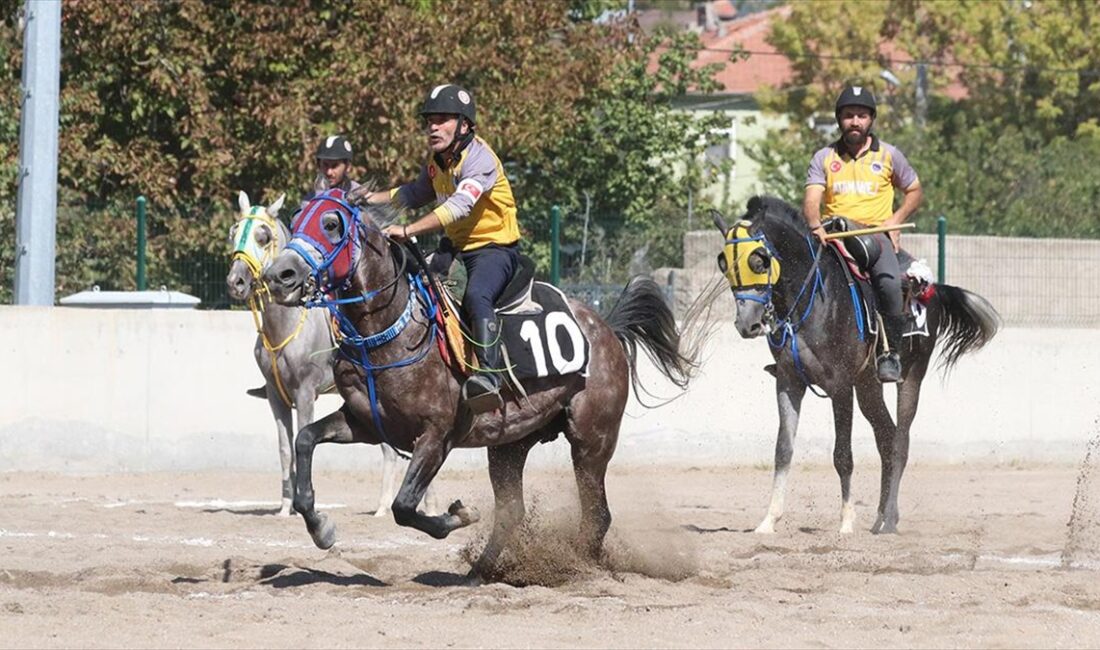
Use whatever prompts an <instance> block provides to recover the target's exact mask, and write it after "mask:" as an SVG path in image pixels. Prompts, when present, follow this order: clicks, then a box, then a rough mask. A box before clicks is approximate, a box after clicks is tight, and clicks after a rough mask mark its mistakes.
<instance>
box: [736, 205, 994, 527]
mask: <svg viewBox="0 0 1100 650" xmlns="http://www.w3.org/2000/svg"><path fill="white" fill-rule="evenodd" d="M715 225H716V226H717V227H718V228H719V230H721V231H722V234H723V236H725V238H726V247H725V249H724V251H723V253H722V255H720V256H719V267H720V268H722V270H723V273H725V274H726V277H727V279H728V280H729V282H730V285H731V288H732V289H733V293H734V296H735V298H736V303H737V320H736V325H737V331H738V332H739V333H740V334H741V336H743V337H745V338H754V337H757V336H760V335H765V334H766V335H767V338H768V342H769V345H770V347H771V350H772V356H773V357H774V358H775V361H776V364H775V367H774V374H775V378H776V380H775V394H776V399H777V401H778V405H779V435H778V438H777V440H776V444H775V478H774V482H773V485H772V497H771V505H770V507H769V508H768V514H767V515H766V516H765V517H764V520H763V521H762V522H761V523H760V525H759V526H758V527H757V528H756V532H758V533H772V532H775V523H776V521H778V520H779V518H780V517H782V516H783V498H784V494H785V491H786V483H787V473H788V470H789V469H790V463H791V456H792V455H793V453H794V439H795V433H796V431H797V429H798V417H799V412H800V410H801V406H802V398H803V396H804V395H805V394H806V390H807V388H808V387H809V386H810V384H813V385H815V386H818V387H820V389H821V390H822V391H824V394H825V395H827V396H828V397H829V398H831V400H832V404H833V422H834V425H835V429H836V445H835V447H834V449H833V464H834V466H835V467H836V471H837V474H839V475H840V492H841V501H842V503H841V517H840V532H842V533H848V532H852V527H853V524H854V521H855V510H854V508H853V506H852V495H851V478H852V467H853V463H852V415H853V411H852V393H853V389H854V392H855V395H856V398H857V399H858V401H859V408H860V411H861V412H862V413H863V416H864V417H865V418H866V419H867V421H868V422H870V424H871V427H872V428H873V429H874V432H875V442H876V444H877V446H878V452H879V456H880V457H881V458H882V482H881V487H880V494H879V505H878V515H877V517H876V518H875V523H874V525H873V526H872V527H871V532H874V533H894V532H897V525H898V519H899V515H898V491H899V488H900V485H901V476H902V472H903V471H904V470H905V465H906V462H907V461H908V458H909V429H910V426H911V425H912V424H913V418H914V417H915V416H916V413H917V403H918V400H919V398H920V387H921V381H922V380H923V379H924V376H925V373H926V372H927V370H928V365H929V362H930V360H931V358H932V352H933V349H934V348H935V346H936V344H937V342H939V343H941V347H940V359H941V361H940V364H941V366H942V367H943V368H944V369H945V370H947V369H950V368H951V367H952V366H954V365H955V363H956V362H957V361H958V360H959V357H960V356H962V355H963V354H966V353H967V352H973V351H976V350H978V349H980V348H981V347H982V346H984V345H985V344H986V343H988V342H989V341H990V340H991V339H992V338H993V336H994V335H995V334H996V332H997V329H998V327H999V323H1000V318H999V316H998V315H997V312H996V310H994V309H993V307H992V306H991V305H990V304H989V303H988V302H987V301H986V300H985V299H984V298H982V297H981V296H978V295H976V294H974V293H971V292H969V291H965V290H963V289H959V288H958V287H953V286H950V285H946V284H937V285H935V293H934V295H933V296H932V298H931V299H930V301H929V302H928V306H927V312H926V315H927V329H928V336H919V335H917V336H909V337H906V339H905V343H903V344H902V350H901V358H902V364H903V367H904V373H903V376H902V382H901V383H899V384H898V398H897V399H898V401H897V414H898V421H897V424H896V425H895V423H894V421H893V419H892V418H891V416H890V412H889V411H888V410H887V408H886V402H885V400H884V399H883V391H882V384H881V383H880V382H879V381H878V379H877V377H876V374H875V364H874V362H873V358H874V353H875V346H876V340H875V337H874V336H871V335H869V334H866V333H865V332H864V333H863V335H862V336H861V329H860V326H859V324H858V322H857V320H861V319H859V318H858V317H857V308H856V306H855V305H856V303H855V302H854V301H853V299H852V294H851V290H850V288H849V282H848V276H847V275H846V274H845V272H844V268H843V267H842V266H841V262H840V260H839V258H838V257H837V256H836V255H835V254H833V253H832V252H831V251H825V250H823V249H821V248H820V246H819V245H818V243H817V240H816V239H814V238H813V237H812V236H811V234H810V232H809V230H808V229H807V227H806V223H805V220H804V219H803V218H802V215H801V213H800V212H799V211H798V210H796V209H795V208H793V207H791V206H789V205H787V204H786V203H784V202H783V201H780V200H779V199H774V198H770V197H763V198H762V197H754V198H753V199H751V200H750V201H749V203H748V211H747V212H746V214H745V215H744V216H742V217H741V221H740V222H739V223H737V224H734V225H733V226H732V227H731V226H729V225H727V224H726V222H725V221H724V219H722V217H721V216H720V215H715ZM868 291H869V289H868ZM861 339H862V340H861Z"/></svg>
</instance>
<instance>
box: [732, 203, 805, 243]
mask: <svg viewBox="0 0 1100 650" xmlns="http://www.w3.org/2000/svg"><path fill="white" fill-rule="evenodd" d="M744 218H745V219H748V220H749V221H756V220H757V219H759V218H763V219H772V220H775V221H780V222H782V223H784V224H786V225H789V226H793V227H794V228H795V229H796V230H797V231H798V232H799V233H800V234H809V232H810V228H809V226H807V225H806V219H804V218H803V216H802V211H801V210H799V209H798V208H796V207H794V206H792V205H791V204H789V203H787V202H786V201H784V200H783V199H781V198H778V197H775V196H760V195H757V196H754V197H752V198H751V199H749V202H748V205H747V206H746V212H745V216H744Z"/></svg>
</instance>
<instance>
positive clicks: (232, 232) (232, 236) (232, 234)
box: [229, 224, 238, 241]
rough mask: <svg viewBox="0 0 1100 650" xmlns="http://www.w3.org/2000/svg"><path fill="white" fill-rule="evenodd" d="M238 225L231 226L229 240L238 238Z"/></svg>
mask: <svg viewBox="0 0 1100 650" xmlns="http://www.w3.org/2000/svg"><path fill="white" fill-rule="evenodd" d="M237 225H238V224H233V225H232V226H229V239H230V241H232V240H234V239H236V238H237Z"/></svg>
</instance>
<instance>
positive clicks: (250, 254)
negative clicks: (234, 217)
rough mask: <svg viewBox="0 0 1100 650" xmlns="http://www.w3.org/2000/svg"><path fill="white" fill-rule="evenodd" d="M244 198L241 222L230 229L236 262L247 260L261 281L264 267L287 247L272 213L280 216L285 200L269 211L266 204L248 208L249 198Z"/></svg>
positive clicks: (253, 273)
mask: <svg viewBox="0 0 1100 650" xmlns="http://www.w3.org/2000/svg"><path fill="white" fill-rule="evenodd" d="M241 195H242V198H241V220H240V221H238V222H237V223H236V224H235V225H234V226H233V227H232V228H230V230H229V233H230V235H229V237H230V241H231V242H232V243H233V254H232V259H234V260H237V259H240V260H244V262H245V264H247V265H248V268H249V270H251V271H252V275H253V277H256V278H259V277H260V273H261V272H262V271H263V269H264V267H265V266H267V265H268V264H269V263H270V262H271V260H273V259H274V258H275V255H276V254H278V252H279V251H280V250H282V248H283V247H285V246H286V242H285V241H282V239H283V237H282V229H280V228H279V224H277V223H276V222H275V218H274V217H272V216H271V214H270V212H272V211H273V212H276V213H277V212H278V210H279V208H280V207H282V202H283V197H279V200H278V201H276V202H275V203H274V204H272V206H271V207H270V208H265V207H263V206H262V205H257V206H252V205H248V203H247V201H248V199H247V196H246V195H244V193H243V192H242V193H241ZM264 227H266V230H265V228H264Z"/></svg>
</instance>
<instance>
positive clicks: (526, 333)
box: [519, 311, 584, 377]
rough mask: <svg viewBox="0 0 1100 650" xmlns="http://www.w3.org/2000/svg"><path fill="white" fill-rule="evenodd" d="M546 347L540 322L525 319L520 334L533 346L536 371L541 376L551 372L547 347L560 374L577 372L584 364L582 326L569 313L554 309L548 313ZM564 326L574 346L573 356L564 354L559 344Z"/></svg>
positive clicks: (551, 359)
mask: <svg viewBox="0 0 1100 650" xmlns="http://www.w3.org/2000/svg"><path fill="white" fill-rule="evenodd" d="M545 323H546V347H545V348H544V347H543V337H542V336H541V335H540V334H541V332H540V331H539V326H538V323H537V322H535V321H533V320H526V321H523V325H521V326H520V328H519V336H520V338H522V339H523V340H524V341H526V342H527V343H528V344H529V345H530V346H531V355H532V356H533V357H534V358H535V371H536V372H537V373H538V376H539V377H545V376H547V375H548V374H550V373H549V372H548V371H547V368H546V349H547V348H549V351H550V361H551V362H553V364H554V369H555V370H556V371H557V372H558V374H559V375H564V374H568V373H570V372H576V371H577V370H580V369H581V366H582V365H584V335H583V334H581V328H580V327H578V326H577V323H576V322H575V321H574V320H573V319H572V318H570V317H569V314H566V313H565V312H561V311H552V312H550V313H548V314H546V320H545ZM559 327H564V328H565V333H566V334H568V335H569V340H570V342H571V343H572V347H573V357H572V358H571V359H566V358H565V357H564V355H562V351H561V346H560V345H558V328H559Z"/></svg>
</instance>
